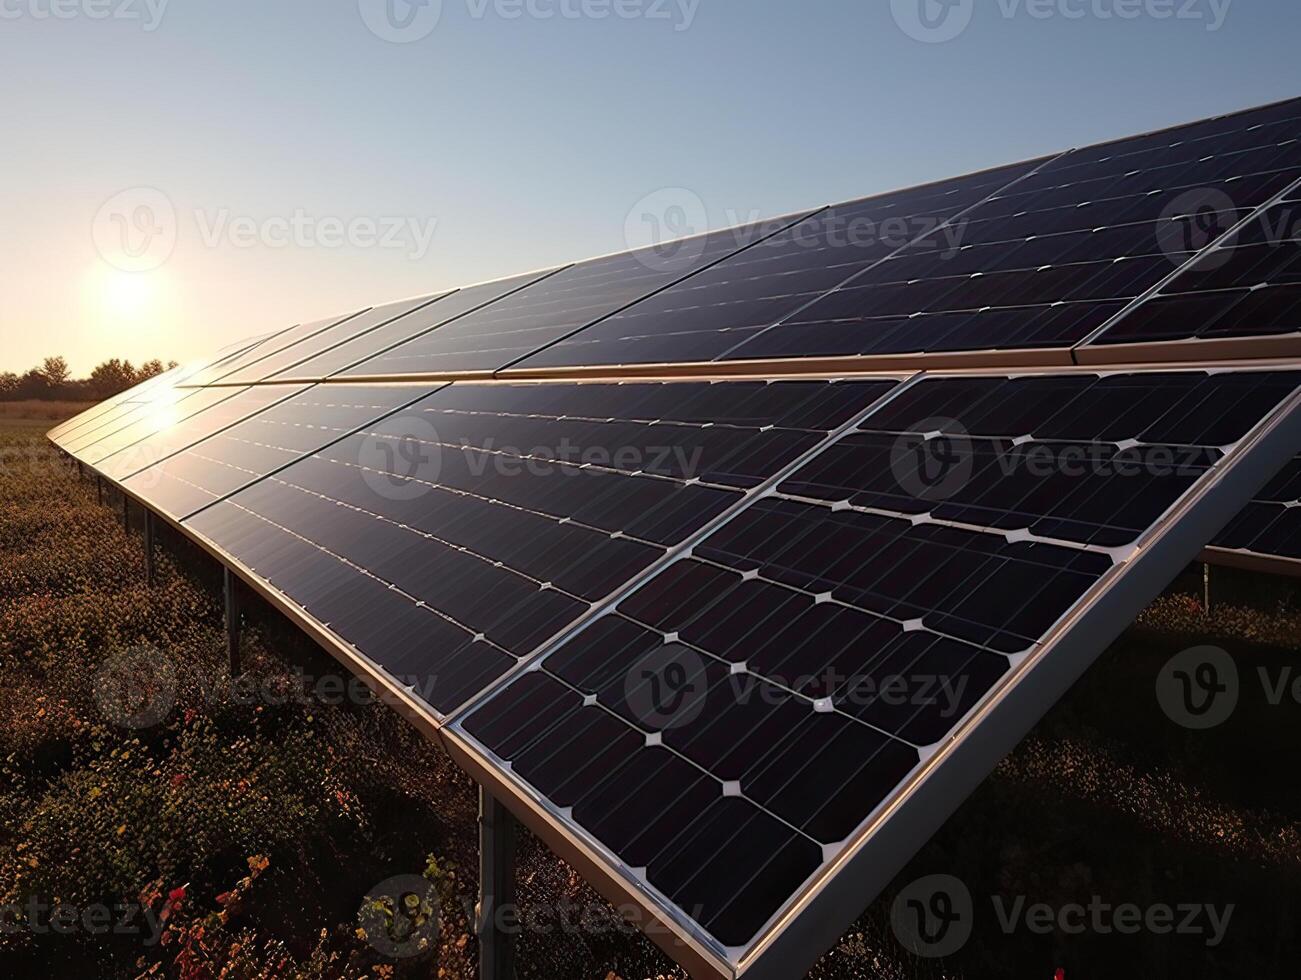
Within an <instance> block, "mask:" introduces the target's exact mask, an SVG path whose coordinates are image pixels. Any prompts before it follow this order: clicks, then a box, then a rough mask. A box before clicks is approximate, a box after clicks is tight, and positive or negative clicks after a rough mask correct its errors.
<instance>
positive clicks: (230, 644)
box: [222, 568, 243, 677]
mask: <svg viewBox="0 0 1301 980" xmlns="http://www.w3.org/2000/svg"><path fill="white" fill-rule="evenodd" d="M222 575H223V577H224V587H225V593H226V654H227V656H229V657H230V676H231V677H238V676H239V675H240V674H241V673H242V672H243V671H242V668H241V666H240V660H239V635H240V631H241V628H242V627H243V621H242V615H243V614H242V612H241V610H240V608H239V581H238V580H237V579H236V578H235V576H234V574H232V573H231V570H230V569H229V568H226V569H223V570H222Z"/></svg>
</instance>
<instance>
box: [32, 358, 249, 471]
mask: <svg viewBox="0 0 1301 980" xmlns="http://www.w3.org/2000/svg"><path fill="white" fill-rule="evenodd" d="M270 336H272V335H270V334H265V335H261V336H258V337H250V338H246V339H244V340H241V341H239V342H237V343H234V344H230V345H227V346H226V347H223V348H222V349H221V350H219V351H218V352H217V353H216V354H214V355H213V356H212V357H209V358H204V359H201V360H199V361H196V362H194V363H192V364H183V365H178V366H177V367H174V368H171V369H170V370H167V371H164V372H163V373H162V374H158V375H155V376H154V377H152V378H149V379H148V380H146V381H142V382H140V383H139V384H137V385H133V386H132V387H130V388H128V389H127V390H126V391H123V392H120V393H119V394H117V395H114V396H112V397H110V398H106V399H105V400H104V401H102V402H100V403H99V404H97V405H95V406H93V407H91V408H88V409H86V411H84V412H81V413H79V414H77V415H74V416H73V417H72V418H71V419H68V420H67V421H66V422H63V423H61V424H60V425H56V426H55V427H54V428H53V429H51V430H50V431H49V432H48V433H47V435H48V436H49V437H50V438H51V439H53V440H54V442H55V443H56V444H57V445H59V446H61V447H62V446H64V445H65V444H67V443H70V442H71V441H72V440H73V438H74V437H76V438H80V437H83V436H85V435H86V434H88V433H89V432H90V431H92V430H91V426H92V424H93V426H94V427H96V428H103V427H104V426H106V425H107V424H108V423H109V422H112V421H113V420H114V419H120V418H122V417H124V416H125V415H127V414H129V413H130V412H132V411H134V410H135V409H136V408H138V407H139V406H140V405H141V404H143V403H145V402H148V401H151V400H156V399H157V398H159V397H161V396H162V393H163V392H164V391H166V390H167V389H169V388H170V387H172V386H174V385H179V384H181V383H182V382H184V381H185V380H186V379H188V378H190V377H192V376H193V375H195V374H197V373H198V372H199V371H202V370H203V369H204V368H206V367H209V366H210V365H213V364H217V363H220V362H222V361H225V360H230V359H232V358H235V357H238V356H239V355H240V354H242V353H244V352H245V351H247V350H249V349H250V348H252V347H255V346H257V345H258V344H260V343H262V342H264V341H265V340H266V339H267V338H268V337H270Z"/></svg>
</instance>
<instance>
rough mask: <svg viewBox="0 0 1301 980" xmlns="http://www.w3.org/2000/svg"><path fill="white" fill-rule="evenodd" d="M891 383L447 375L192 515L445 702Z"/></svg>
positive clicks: (482, 681) (370, 652) (499, 671)
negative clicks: (498, 380)
mask: <svg viewBox="0 0 1301 980" xmlns="http://www.w3.org/2000/svg"><path fill="white" fill-rule="evenodd" d="M894 383H895V382H894V381H892V380H865V381H846V382H823V381H810V382H802V381H791V382H771V383H769V382H726V383H724V382H716V383H710V382H680V383H646V384H596V383H593V384H536V385H530V384H524V385H493V384H487V385H463V384H455V385H451V386H449V387H447V388H444V389H442V390H440V391H437V392H435V393H433V394H431V395H429V396H428V397H427V398H425V399H423V400H421V401H420V402H418V403H416V404H415V405H413V406H411V407H410V408H409V409H406V410H404V411H402V412H400V413H398V414H396V415H393V416H391V417H390V418H387V419H385V420H383V421H382V422H380V423H378V424H376V425H373V426H368V427H366V428H365V429H364V430H362V431H360V432H358V433H355V434H354V435H351V436H349V437H348V438H347V439H344V440H342V441H340V442H337V443H335V444H334V445H332V446H330V447H329V448H327V449H324V450H321V451H319V452H316V453H315V454H314V455H312V456H311V457H309V458H306V459H303V460H300V461H299V462H297V463H295V464H294V465H292V466H290V467H288V468H287V469H285V470H283V471H281V472H280V473H278V474H276V475H274V476H272V477H270V478H268V479H266V480H263V481H262V482H260V483H257V484H255V485H254V486H252V487H250V488H249V489H247V490H244V491H241V492H240V493H238V494H236V495H235V496H233V497H231V498H229V499H228V500H226V501H223V502H221V503H218V504H216V505H214V506H212V507H210V508H208V509H207V510H205V511H203V512H202V513H200V514H198V515H197V516H196V517H194V518H192V519H191V520H189V521H187V522H186V523H187V524H188V526H190V527H191V528H193V529H194V530H195V531H197V532H199V533H200V534H202V535H204V536H205V537H206V538H208V539H209V540H211V541H212V542H213V543H215V544H216V545H218V546H220V547H221V548H223V549H224V550H226V551H227V552H229V554H231V555H232V556H233V557H234V558H236V559H237V560H239V561H240V562H242V563H244V564H245V565H247V566H248V567H249V568H250V569H251V570H252V571H254V572H255V573H256V574H257V575H258V576H260V577H262V578H264V579H265V580H266V581H268V582H269V583H270V584H271V585H272V586H273V587H275V588H276V589H278V590H280V591H281V592H283V593H284V594H285V595H286V596H287V597H288V598H289V599H290V600H292V601H293V602H295V603H297V604H298V605H300V606H301V607H303V608H304V609H306V610H307V612H308V613H310V614H311V615H313V616H315V617H316V618H317V619H319V620H321V621H322V622H323V623H325V624H327V625H328V626H329V628H330V629H331V630H332V631H333V632H334V633H336V634H337V635H338V636H339V637H341V638H342V639H343V640H344V641H346V642H348V643H351V644H352V645H353V646H355V647H356V648H357V649H358V650H360V651H361V653H362V654H364V655H365V656H367V657H368V658H369V659H371V660H372V661H373V662H375V663H377V664H379V665H381V666H382V667H383V668H384V669H385V670H387V671H388V672H389V674H390V675H392V676H393V677H395V678H398V679H399V680H400V681H401V683H403V684H404V685H405V686H410V687H412V688H414V689H415V691H416V692H417V694H418V695H419V696H420V697H422V698H423V699H424V700H426V701H427V702H428V703H429V704H430V705H431V706H432V707H433V708H434V709H435V711H437V712H439V713H447V712H449V711H451V710H453V709H455V708H456V707H458V706H459V705H460V704H462V703H464V702H465V701H466V700H467V699H468V698H470V697H472V696H473V695H475V694H477V693H478V692H479V691H480V690H482V689H483V687H485V686H486V685H487V684H489V683H490V682H491V681H493V680H495V679H496V678H498V677H500V676H502V675H503V674H504V673H505V672H507V671H508V670H510V669H511V668H512V667H513V666H514V665H515V664H516V663H517V662H518V660H519V659H520V658H522V657H524V656H526V655H528V654H530V653H531V652H532V651H533V650H535V649H536V648H537V647H538V646H539V645H540V644H542V643H543V642H545V641H546V640H547V639H549V638H550V637H551V636H553V635H554V634H555V633H557V632H559V631H560V630H561V629H563V628H565V627H567V626H568V625H569V624H570V623H573V622H574V621H575V620H577V619H578V618H579V617H581V616H582V615H584V614H586V613H587V611H588V610H589V609H590V608H591V605H592V604H593V603H595V602H597V601H600V600H602V599H603V598H605V597H606V596H608V595H609V594H610V593H611V592H612V591H614V590H615V589H617V588H619V587H620V586H621V585H622V584H623V583H626V582H629V581H630V580H632V579H633V578H634V577H635V576H637V575H638V574H640V573H642V572H643V571H645V570H646V569H647V568H649V567H650V566H651V565H652V564H653V563H654V562H656V561H658V560H660V559H661V558H663V557H664V556H665V555H666V554H667V553H668V552H669V550H670V549H672V548H673V547H675V546H677V545H679V544H680V543H681V542H682V541H684V540H685V539H686V537H687V536H688V535H690V534H692V533H693V532H695V531H697V530H698V529H700V528H701V527H704V526H705V525H706V524H707V523H708V522H710V521H711V520H712V519H714V518H716V517H717V516H718V515H720V514H722V513H723V512H724V511H726V510H727V509H728V508H729V507H731V506H733V505H734V504H736V503H737V502H738V501H739V500H741V499H742V498H743V496H744V493H745V491H746V490H748V489H750V488H752V487H754V486H756V485H757V484H759V483H760V482H762V481H763V480H764V479H765V478H767V477H769V476H771V475H773V474H775V473H776V472H778V471H779V470H780V468H781V467H783V466H785V465H788V464H790V463H791V462H793V461H794V460H796V459H798V458H799V457H800V456H801V455H802V454H803V453H806V452H808V451H809V450H810V449H811V448H813V447H815V446H816V445H818V444H819V443H820V442H821V441H823V440H825V438H826V436H827V433H828V432H830V431H832V430H833V429H835V428H837V427H840V426H842V425H844V424H845V423H846V422H848V421H850V420H851V419H853V418H854V417H855V415H856V414H859V413H861V412H862V411H863V410H864V409H865V408H866V407H867V406H868V405H870V404H871V403H872V402H873V401H874V400H875V399H877V398H878V397H879V396H881V395H882V394H884V393H885V392H886V391H888V390H889V389H890V388H891V387H892V386H893V385H894ZM329 387H330V390H331V391H336V390H339V389H343V388H347V387H351V386H329ZM318 390H319V389H318ZM268 414H271V413H268ZM231 431H232V432H234V431H235V430H231ZM214 441H215V440H214ZM202 448H203V447H199V449H202ZM178 458H180V457H178ZM363 579H364V580H366V581H364V582H363V581H362V580H363ZM354 585H355V587H356V588H355V592H354V591H353V586H354ZM380 592H385V596H384V599H383V601H382V602H379V603H378V604H371V603H369V602H367V603H361V604H358V605H353V604H352V603H351V601H349V602H347V603H340V602H338V601H337V600H338V598H339V596H340V595H341V594H343V593H348V594H349V595H353V594H358V595H360V594H363V593H364V594H368V595H369V594H372V593H374V594H376V595H378V594H379V593H380Z"/></svg>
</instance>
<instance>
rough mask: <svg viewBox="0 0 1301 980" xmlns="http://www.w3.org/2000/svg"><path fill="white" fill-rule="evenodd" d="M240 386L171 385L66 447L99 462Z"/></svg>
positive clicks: (205, 406) (175, 423)
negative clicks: (200, 386) (186, 386)
mask: <svg viewBox="0 0 1301 980" xmlns="http://www.w3.org/2000/svg"><path fill="white" fill-rule="evenodd" d="M239 391H240V389H239V388H175V387H171V386H168V387H167V388H165V389H163V390H162V391H160V392H158V393H157V394H156V395H154V396H153V397H152V398H150V399H149V401H147V402H143V403H141V404H138V405H136V406H135V407H134V408H133V409H132V410H131V411H130V412H128V413H126V414H124V415H122V416H121V417H120V418H117V419H114V420H113V421H112V422H109V423H107V424H105V425H103V426H102V427H97V428H95V429H93V431H88V432H87V433H86V434H85V435H84V436H81V435H80V434H79V435H78V436H77V437H75V438H73V439H70V440H69V441H68V443H67V444H66V445H64V447H63V448H64V449H66V450H67V451H68V452H70V453H72V454H73V455H74V456H76V457H77V458H78V459H80V460H81V461H82V462H85V463H90V464H92V465H93V464H96V463H98V462H99V461H100V460H103V459H106V458H107V457H109V456H111V455H113V454H114V453H116V452H118V451H120V450H122V449H126V448H127V447H129V446H132V445H134V444H135V443H137V442H139V441H140V440H141V439H145V438H148V437H149V436H152V435H155V434H156V433H159V432H162V431H163V430H165V429H169V428H171V427H172V426H174V425H177V424H178V423H180V422H183V421H185V420H186V419H188V418H190V417H191V416H193V415H196V414H198V413H199V412H202V411H205V410H206V409H209V408H211V407H212V406H214V405H217V404H220V403H221V402H223V401H225V400H226V399H227V398H230V397H231V396H232V395H236V394H238V393H239Z"/></svg>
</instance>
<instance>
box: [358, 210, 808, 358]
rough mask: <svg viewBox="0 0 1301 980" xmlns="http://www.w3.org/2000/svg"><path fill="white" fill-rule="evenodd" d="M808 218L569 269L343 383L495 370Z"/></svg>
mask: <svg viewBox="0 0 1301 980" xmlns="http://www.w3.org/2000/svg"><path fill="white" fill-rule="evenodd" d="M803 216H804V215H803V213H801V214H800V215H796V216H794V217H792V218H787V219H776V220H775V221H772V222H761V223H758V224H754V225H747V226H744V227H741V228H733V229H726V230H723V231H717V232H710V233H709V234H706V235H698V236H696V237H694V238H687V239H683V240H680V241H676V242H671V243H669V244H667V245H660V246H653V247H650V248H643V249H637V250H635V251H631V252H623V253H620V254H617V255H610V256H605V257H603V258H597V259H590V260H588V261H586V262H580V263H578V264H576V265H572V266H569V267H568V268H565V269H563V270H561V271H559V272H556V273H555V274H554V275H550V276H547V277H545V278H544V279H542V280H541V281H539V282H537V283H534V284H533V285H531V286H529V287H528V288H526V289H522V290H519V291H518V292H516V293H513V294H511V295H510V296H507V297H506V298H504V299H501V300H499V301H497V302H495V303H493V304H492V305H490V306H488V307H485V308H483V309H480V310H477V311H475V312H473V313H471V314H469V315H468V316H464V317H461V318H460V319H459V320H456V321H454V322H452V323H448V324H445V325H444V326H442V327H440V328H439V329H438V330H436V331H433V332H431V333H427V334H424V335H422V336H420V337H417V338H415V339H413V340H409V341H407V342H406V343H403V344H399V345H398V346H397V347H395V348H393V349H392V350H389V351H386V352H384V353H382V354H379V355H377V356H375V357H372V358H370V359H368V360H366V361H363V362H361V363H360V364H357V365H356V366H354V367H351V368H348V369H347V370H345V371H343V372H342V374H341V376H343V377H379V376H391V375H399V376H401V375H412V374H429V373H437V372H475V371H478V372H488V371H496V370H498V369H499V368H503V367H505V366H506V365H508V364H511V363H513V362H515V361H517V360H519V359H520V358H523V357H525V356H527V355H528V354H531V353H533V352H534V351H536V350H538V349H539V348H542V347H545V346H546V345H547V344H550V343H552V342H553V341H556V340H559V339H561V338H563V337H566V336H568V335H569V334H571V333H573V332H574V331H575V330H578V329H580V328H581V327H584V326H586V325H587V324H589V323H593V322H595V321H599V320H601V319H603V318H605V317H608V316H610V315H611V314H614V313H617V312H619V311H620V310H622V309H624V308H625V307H627V306H629V305H631V304H633V303H635V302H637V301H638V300H639V299H642V298H643V297H646V296H650V295H652V294H654V293H655V292H657V291H658V290H661V289H663V288H665V287H666V286H669V285H671V284H673V283H674V282H677V281H678V280H681V279H683V278H685V277H688V276H691V275H692V274H693V273H696V272H699V271H700V270H701V269H705V268H707V267H709V266H710V265H712V264H713V263H715V262H718V261H719V260H720V259H723V258H726V257H727V256H729V255H731V254H733V253H734V252H736V251H738V250H740V249H743V248H746V247H747V246H751V245H753V244H754V243H755V242H757V241H760V240H762V239H763V238H764V237H766V236H768V235H771V234H774V233H776V232H778V231H780V230H782V229H783V228H785V227H786V226H787V225H789V224H793V223H795V222H797V221H799V219H800V218H802V217H803Z"/></svg>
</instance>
